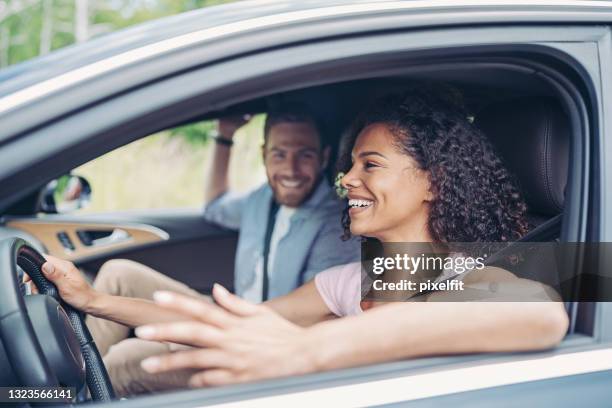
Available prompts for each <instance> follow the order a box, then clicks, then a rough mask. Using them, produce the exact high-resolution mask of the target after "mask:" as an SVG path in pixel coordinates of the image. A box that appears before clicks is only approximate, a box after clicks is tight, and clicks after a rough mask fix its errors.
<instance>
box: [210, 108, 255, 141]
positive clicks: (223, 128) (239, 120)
mask: <svg viewBox="0 0 612 408" xmlns="http://www.w3.org/2000/svg"><path fill="white" fill-rule="evenodd" d="M250 120H251V115H249V114H247V115H235V116H227V117H225V118H221V119H219V121H218V122H217V131H218V132H219V135H221V136H223V137H225V138H227V139H233V137H234V134H235V133H236V131H237V130H238V129H240V128H241V127H242V126H244V125H245V124H247V123H248V122H249V121H250Z"/></svg>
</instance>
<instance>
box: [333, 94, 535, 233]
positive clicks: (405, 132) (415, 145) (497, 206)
mask: <svg viewBox="0 0 612 408" xmlns="http://www.w3.org/2000/svg"><path fill="white" fill-rule="evenodd" d="M374 123H384V124H386V125H387V126H388V128H389V130H390V131H391V132H392V133H393V135H394V136H395V138H396V147H397V148H398V149H399V150H400V151H401V152H403V153H405V154H408V155H410V157H412V158H413V159H414V160H415V161H416V162H417V164H418V165H419V167H420V168H421V169H422V170H425V171H427V172H428V175H429V180H430V185H431V187H430V188H431V192H432V193H433V196H434V198H433V200H432V201H431V202H430V209H429V221H428V228H429V232H430V234H431V236H432V237H433V239H434V240H435V241H437V242H504V241H513V240H517V239H519V238H520V237H521V236H523V235H524V234H525V233H526V232H527V228H528V227H527V222H526V220H525V212H526V205H525V202H524V200H523V198H522V195H521V193H520V191H519V189H518V187H517V183H516V181H515V179H514V177H513V176H512V175H511V174H510V172H509V171H508V170H507V169H506V168H505V167H504V165H503V163H502V161H501V159H500V158H499V157H498V155H497V154H496V153H495V150H494V148H493V146H492V145H491V143H490V142H489V140H488V139H487V138H486V137H485V136H484V134H483V133H482V132H481V131H480V130H478V129H477V128H476V127H475V126H474V125H473V124H472V123H471V122H470V120H469V119H468V115H467V110H466V109H465V105H464V104H463V102H462V96H461V94H460V93H459V92H458V91H457V90H456V89H455V88H452V87H449V86H442V85H439V84H438V85H431V84H429V85H427V86H421V87H419V88H415V89H412V90H411V91H408V92H405V93H402V94H394V95H389V96H386V97H383V98H381V99H379V100H377V101H376V102H375V103H374V104H373V105H372V106H371V107H370V109H368V110H366V111H365V112H364V113H362V114H361V115H359V116H358V117H357V119H356V120H355V122H354V123H353V125H352V126H351V129H350V131H349V132H348V134H347V135H346V137H345V139H344V141H343V142H344V143H343V149H342V150H341V153H340V159H339V170H340V171H344V172H347V171H348V170H349V169H350V167H351V151H350V150H351V149H352V146H353V145H354V143H355V140H356V139H357V136H358V135H359V133H360V132H361V131H362V130H363V129H364V128H366V127H367V126H369V125H371V124H374ZM342 224H343V227H344V232H345V235H344V238H345V239H347V238H349V237H350V217H349V215H348V206H347V208H346V209H345V211H344V213H343V217H342Z"/></svg>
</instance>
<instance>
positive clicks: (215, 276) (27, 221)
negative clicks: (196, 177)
mask: <svg viewBox="0 0 612 408" xmlns="http://www.w3.org/2000/svg"><path fill="white" fill-rule="evenodd" d="M5 225H6V226H7V227H10V228H13V229H15V230H19V231H23V232H25V233H27V234H29V235H31V236H33V237H34V238H36V239H37V240H38V241H39V242H40V243H41V244H42V245H43V246H44V247H45V250H46V251H47V253H49V254H51V255H54V256H58V257H62V258H64V259H69V260H71V261H72V262H74V263H75V264H76V265H77V266H79V267H81V268H82V269H83V270H85V272H87V273H88V274H89V275H91V276H92V277H93V276H95V274H96V273H97V271H98V270H99V269H100V267H101V266H102V265H103V264H104V262H106V261H108V260H110V259H115V258H123V259H130V260H134V261H137V262H140V263H143V264H145V265H147V266H149V267H151V268H153V269H155V270H157V271H159V272H161V273H163V274H165V275H167V276H169V277H171V278H174V279H177V280H179V281H181V282H184V283H186V284H188V285H189V286H191V287H193V288H194V289H196V290H199V291H202V292H208V291H210V289H211V288H212V285H213V283H214V282H219V283H221V284H223V285H226V286H228V287H230V288H231V287H232V284H233V269H234V255H235V251H236V244H237V235H238V234H237V233H236V232H234V231H230V230H227V229H224V228H221V227H219V226H216V225H213V224H211V223H208V222H207V221H205V220H204V218H203V217H202V214H201V211H198V210H176V211H174V210H161V211H150V210H147V211H129V212H122V213H102V214H87V215H86V214H83V215H78V214H75V215H51V216H44V217H37V218H25V217H19V218H12V219H7V220H6V221H5Z"/></svg>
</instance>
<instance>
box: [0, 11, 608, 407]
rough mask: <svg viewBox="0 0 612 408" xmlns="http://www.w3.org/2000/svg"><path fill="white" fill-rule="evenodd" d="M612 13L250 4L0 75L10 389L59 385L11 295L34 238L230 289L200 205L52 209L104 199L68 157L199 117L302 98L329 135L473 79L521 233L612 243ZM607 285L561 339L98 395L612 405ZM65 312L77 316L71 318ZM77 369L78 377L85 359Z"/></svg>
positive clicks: (266, 401) (249, 402)
mask: <svg viewBox="0 0 612 408" xmlns="http://www.w3.org/2000/svg"><path fill="white" fill-rule="evenodd" d="M611 26H612V4H610V3H608V2H604V1H569V0H568V1H561V0H542V1H535V0H531V1H510V0H505V1H504V0H482V1H476V0H474V1H471V0H457V1H443V0H432V1H421V0H415V1H403V2H402V1H357V2H355V1H352V2H349V1H343V0H331V1H302V2H289V1H244V2H239V3H236V4H229V5H223V6H215V7H210V8H206V9H203V10H199V11H195V12H190V13H186V14H183V15H178V16H173V17H170V18H165V19H162V20H158V21H154V22H151V23H146V24H143V25H140V26H137V27H134V28H129V29H126V30H123V31H120V32H117V33H113V34H109V35H106V36H103V37H100V38H98V39H94V40H92V41H90V42H87V43H84V44H79V45H76V46H71V47H67V48H66V49H62V50H59V51H57V52H54V53H51V54H50V55H47V56H43V57H40V58H37V59H35V60H31V61H28V62H25V63H22V64H19V65H16V66H14V67H9V68H7V69H4V70H2V71H0V123H2V126H0V214H1V216H2V218H1V221H2V225H1V227H0V237H2V238H5V241H4V244H3V245H4V246H2V247H1V248H2V252H0V265H2V270H0V282H2V284H1V285H0V287H2V288H4V289H0V290H2V291H3V292H0V293H2V294H3V295H4V296H5V297H0V307H4V309H0V310H3V312H4V314H3V315H2V316H1V317H0V335H1V337H2V342H0V346H2V347H3V349H1V350H0V367H2V370H1V371H2V373H0V385H2V386H28V385H29V386H41V385H54V384H55V385H57V381H56V382H55V383H53V382H45V379H50V378H53V377H54V375H56V374H57V373H56V372H54V370H59V369H60V368H58V367H56V366H55V364H56V363H54V361H55V360H54V359H53V358H50V356H49V355H45V353H43V351H42V348H44V347H42V346H41V345H42V344H45V342H50V341H52V340H53V339H56V337H54V336H51V335H49V336H48V337H45V338H41V336H40V333H39V334H38V335H37V334H36V333H35V330H34V329H36V327H34V326H36V325H38V324H42V323H40V322H39V323H36V322H37V321H39V320H40V316H38V317H37V316H36V314H37V313H38V314H40V315H43V316H47V315H45V313H46V312H45V311H44V310H41V309H40V308H43V309H44V308H45V307H47V306H45V305H39V306H37V307H39V309H37V311H38V312H37V311H36V310H32V311H29V313H28V312H26V311H25V309H24V301H23V298H22V297H21V296H14V295H15V293H14V292H15V291H14V290H13V289H14V288H15V290H17V285H18V284H17V280H16V278H15V276H16V274H17V273H18V268H17V266H16V261H17V260H16V259H15V257H17V258H19V257H21V258H19V259H20V260H21V263H20V266H21V267H24V265H25V264H26V263H27V262H33V263H35V262H36V259H37V258H36V255H35V253H30V252H27V251H26V252H24V250H23V249H21V248H23V247H24V245H29V247H32V248H34V249H36V250H38V251H39V252H42V251H46V252H49V253H52V254H56V255H59V256H62V257H67V258H69V259H71V260H72V261H73V262H75V263H76V264H77V265H78V266H79V267H81V268H82V269H83V270H85V271H89V272H90V273H95V271H96V270H97V269H98V268H99V266H100V265H101V264H102V263H104V262H105V261H106V260H109V259H112V258H116V257H122V258H128V259H133V260H137V261H140V262H143V263H146V264H148V265H150V266H152V267H154V268H156V269H158V270H160V271H162V272H163V273H166V274H168V275H169V276H172V277H174V278H176V279H178V280H181V281H184V282H188V283H190V284H191V285H193V286H194V287H196V288H197V289H199V290H202V291H207V290H210V288H211V286H212V284H213V282H221V283H224V284H226V285H228V286H231V284H232V283H231V282H232V274H233V271H232V265H233V253H234V251H235V245H236V239H237V235H236V233H235V232H232V231H228V230H225V229H222V228H219V227H217V226H214V225H211V224H208V223H206V222H205V221H204V220H203V219H202V217H201V211H200V210H199V209H193V210H172V209H165V210H163V211H160V210H151V209H144V210H138V211H126V212H107V213H96V214H87V213H83V214H81V213H78V212H70V211H68V212H62V213H55V214H50V212H53V211H57V210H58V208H57V206H56V205H55V204H57V203H56V202H55V200H56V199H57V196H54V194H57V191H58V190H57V189H58V186H62V188H64V189H65V188H67V187H66V186H68V183H76V184H75V185H77V184H78V185H79V186H80V187H78V189H79V194H77V195H79V196H81V195H82V196H85V198H86V196H87V195H88V194H89V193H91V194H95V191H96V188H95V187H96V186H95V185H93V186H89V184H88V183H87V182H86V180H85V179H83V178H78V177H76V175H70V172H71V171H72V170H73V169H75V168H76V167H78V166H81V165H83V164H84V163H87V162H89V161H91V160H94V159H96V158H99V157H100V156H102V155H104V154H105V153H107V152H110V151H112V150H114V149H116V148H119V147H121V146H124V145H126V144H129V143H131V142H133V141H136V140H138V139H141V138H143V137H145V136H147V135H150V134H153V133H155V132H158V131H161V130H164V129H172V128H175V127H177V126H182V125H185V124H188V123H193V122H198V121H205V120H211V119H215V118H219V117H222V116H225V115H231V114H245V113H258V112H266V111H267V110H268V109H270V108H271V107H273V106H275V105H278V104H282V103H285V102H286V101H289V100H297V101H303V102H306V103H309V104H310V105H312V106H314V107H316V108H317V109H318V111H319V114H320V115H322V116H323V117H325V119H326V120H327V121H328V122H329V123H330V125H332V128H333V133H334V134H335V135H337V140H336V142H337V141H338V140H339V139H340V135H341V134H342V132H343V130H344V129H346V127H347V126H348V124H349V123H350V120H351V118H352V117H354V116H355V114H356V113H357V112H358V111H359V109H360V108H361V107H362V106H363V105H364V103H365V102H366V101H368V100H371V99H372V98H374V97H376V96H377V95H383V94H386V93H388V92H391V91H394V90H398V89H404V88H408V87H410V86H412V85H413V84H415V83H421V82H425V81H444V82H447V83H450V84H452V85H454V86H456V87H457V88H459V89H460V90H461V91H462V92H463V93H464V95H465V96H466V100H467V102H468V104H469V106H470V108H471V110H472V111H473V112H476V114H475V116H474V118H473V120H474V123H475V124H476V125H478V126H480V127H481V128H482V129H483V131H485V133H486V135H487V136H488V137H489V138H490V139H491V141H492V143H493V144H495V145H496V147H497V149H499V151H500V152H501V154H502V156H503V158H504V160H506V162H507V163H508V166H509V167H510V168H511V170H513V171H514V172H515V173H516V174H517V176H518V178H519V181H520V183H521V185H522V187H523V188H524V189H525V190H526V197H527V203H528V206H529V219H530V223H531V227H532V229H531V231H530V232H529V233H528V235H527V236H526V237H525V238H524V240H525V241H526V242H542V241H544V242H563V243H582V244H587V243H589V244H593V243H595V244H596V243H606V242H610V241H612V218H611V217H610V216H609V214H608V213H607V210H606V208H610V207H611V206H612V188H610V183H609V180H610V179H611V178H612V160H611V159H612V149H611V147H610V146H611V145H610V140H612V125H611V124H610V121H609V120H607V115H608V114H609V112H612V40H611V39H612V30H611ZM62 177H64V178H62ZM66 177H68V179H66ZM332 177H333V174H330V178H332ZM62 180H63V181H62ZM75 180H76V181H75ZM50 183H51V184H50ZM63 191H64V190H62V194H63ZM41 197H42V198H41ZM68 201H70V200H68ZM75 205H76V206H77V207H78V206H79V205H80V204H78V203H77V204H75ZM45 212H47V213H45ZM20 239H21V240H20ZM597 248H598V249H597V251H596V253H597V257H596V262H592V261H593V258H590V257H586V258H576V259H574V260H573V261H574V262H576V264H575V265H576V268H580V267H584V266H585V265H588V267H589V268H592V269H591V273H593V274H595V275H598V276H600V277H603V278H607V277H609V274H610V271H612V265H611V264H610V262H611V260H610V257H609V256H608V254H606V252H605V244H602V245H601V246H599V247H597ZM20 251H21V252H20ZM194 254H195V255H194ZM593 268H594V270H593ZM602 282H604V281H602ZM602 285H603V284H602ZM601 290H602V293H599V295H598V296H581V297H580V296H579V297H570V298H569V299H565V300H567V302H566V306H567V311H568V313H569V317H570V328H569V330H568V333H567V336H566V338H565V339H564V340H563V341H562V343H561V344H560V345H559V346H558V347H556V348H554V349H552V350H547V351H541V352H530V353H519V352H517V353H495V354H494V353H491V354H472V355H462V356H456V355H455V356H452V355H449V356H442V357H431V358H420V359H414V360H404V361H393V362H387V363H380V364H374V365H369V366H361V367H355V368H350V369H343V370H336V371H331V372H323V373H316V374H310V375H304V376H299V377H291V378H282V379H275V380H267V381H261V382H256V383H248V384H241V385H232V386H226V387H220V388H210V389H196V390H189V391H177V392H172V393H164V394H157V395H150V396H143V397H138V398H133V399H130V400H128V401H121V402H120V403H119V402H117V401H108V399H109V398H108V395H106V396H104V395H102V396H101V397H100V398H98V399H99V400H100V401H98V402H99V404H100V405H98V406H109V407H114V406H123V407H127V408H129V407H142V406H147V407H157V406H159V407H162V406H194V407H195V406H223V407H230V406H231V407H233V406H264V405H266V406H269V405H277V406H280V405H281V404H282V405H283V406H289V405H294V406H306V405H307V406H312V405H315V404H318V405H323V406H324V405H329V404H334V405H339V406H371V405H385V404H387V405H399V404H401V405H408V406H415V407H417V406H434V405H435V406H438V405H446V404H449V405H453V406H487V407H496V406H504V407H506V406H524V405H529V406H556V407H566V406H568V407H569V406H576V405H588V406H608V405H609V404H610V402H609V391H608V390H609V389H610V386H611V385H612V306H611V304H610V303H608V302H606V301H609V300H610V298H609V296H608V297H606V294H605V287H604V286H602V287H601ZM11 293H12V294H13V295H11ZM17 295H19V293H17ZM11 308H12V309H11ZM45 310H46V309H45ZM54 310H55V309H54ZM7 311H8V312H7ZM15 316H19V321H18V322H17V323H16V322H15V321H14V320H15V319H16V317H15ZM69 318H70V319H73V320H71V323H72V324H73V325H76V326H75V327H78V324H79V323H78V319H79V316H78V314H75V315H70V316H69ZM11 319H12V320H11ZM37 319H38V320H37ZM75 319H76V320H75ZM32 322H33V323H34V326H32ZM53 324H54V325H55V326H53V328H49V330H59V332H60V333H63V332H70V331H71V330H70V325H66V322H65V321H59V320H58V321H57V322H55V323H53ZM33 327H34V329H33ZM37 330H39V331H40V330H41V329H40V328H38V329H37ZM41 333H42V332H41ZM66 336H67V337H66V338H67V339H69V340H70V339H72V340H70V341H73V340H74V337H71V336H72V335H66ZM52 338H53V339H52ZM66 341H68V340H66ZM60 343H61V341H60ZM69 346H70V345H69ZM58 347H68V346H66V345H65V344H60V345H59V346H58ZM71 347H75V346H74V345H72V346H71ZM11 350H19V351H20V353H22V354H19V353H11V352H10V351H11ZM28 350H29V352H28ZM55 358H56V360H57V356H55ZM75 358H76V357H75ZM92 358H93V357H91V354H87V353H86V354H85V360H86V362H87V364H88V365H89V364H91V362H92V360H91V359H92ZM93 359H94V360H95V358H93ZM57 364H60V363H57ZM75 364H76V366H77V371H78V368H79V367H80V368H81V371H80V372H79V375H78V378H77V379H76V380H75V381H77V382H78V381H80V383H82V381H83V378H84V375H85V374H84V371H82V369H83V367H82V366H83V361H82V360H79V359H78V358H76V360H75ZM98 364H99V361H98ZM61 369H67V368H65V367H62V368H61ZM37 381H38V382H37Z"/></svg>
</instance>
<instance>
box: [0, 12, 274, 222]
mask: <svg viewBox="0 0 612 408" xmlns="http://www.w3.org/2000/svg"><path fill="white" fill-rule="evenodd" d="M230 1H231V0H225V1H224V0H0V69H1V68H4V67H6V66H9V65H14V64H17V63H20V62H23V61H26V60H29V59H32V58H36V57H38V56H41V55H45V54H48V53H50V52H53V50H56V49H59V48H62V47H66V46H69V45H71V44H75V43H81V42H84V41H87V40H89V39H90V38H93V37H99V36H101V35H104V34H106V33H109V32H112V31H116V30H120V29H122V28H125V27H128V26H131V25H135V24H139V23H142V22H145V21H149V20H153V19H157V18H161V17H165V16H169V15H174V14H178V13H182V12H187V11H190V10H195V9H199V8H202V7H208V6H214V5H218V4H222V3H229V2H230ZM264 120H265V116H264V115H256V116H255V117H254V118H253V119H252V120H251V121H250V122H249V123H248V124H247V125H246V126H244V127H243V128H242V129H240V130H239V132H238V133H237V135H236V137H235V144H234V147H233V148H232V160H231V161H230V186H231V188H232V189H234V190H237V191H247V190H249V189H251V188H254V187H256V186H258V185H260V184H261V183H263V182H264V181H265V172H264V169H263V164H262V160H261V144H262V142H263V122H264ZM214 127H215V123H214V122H200V123H194V124H190V125H186V126H181V127H179V128H175V129H169V130H166V131H163V132H160V133H156V134H153V135H150V136H148V137H145V138H143V139H140V140H138V141H136V142H133V143H130V144H128V145H126V146H123V147H121V148H119V149H116V150H114V151H112V152H110V153H107V154H106V155H104V156H102V157H100V158H97V159H95V160H93V161H91V162H89V163H86V164H84V165H83V166H80V167H78V168H76V169H74V171H73V173H74V174H77V175H80V176H84V177H85V178H86V179H87V180H88V181H89V182H90V184H91V187H92V195H91V197H92V200H91V204H90V205H89V206H88V207H87V208H85V209H82V210H79V211H80V212H104V211H119V210H130V209H146V208H150V209H152V208H155V209H163V208H196V207H201V206H203V205H204V202H203V187H204V184H205V183H206V174H207V168H208V165H209V156H210V153H211V150H212V149H211V147H212V142H211V141H210V135H211V130H212V129H214Z"/></svg>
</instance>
